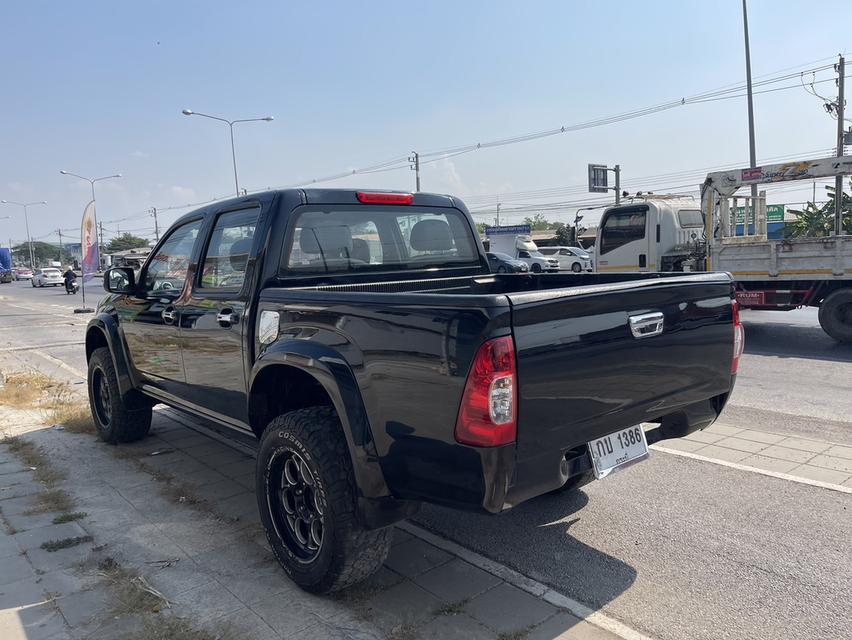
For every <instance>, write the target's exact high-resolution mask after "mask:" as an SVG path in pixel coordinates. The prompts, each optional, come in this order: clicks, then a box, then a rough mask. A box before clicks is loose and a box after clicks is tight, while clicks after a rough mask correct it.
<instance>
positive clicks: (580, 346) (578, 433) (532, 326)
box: [508, 273, 733, 473]
mask: <svg viewBox="0 0 852 640" xmlns="http://www.w3.org/2000/svg"><path fill="white" fill-rule="evenodd" d="M732 292H733V289H732V281H731V278H730V276H728V274H725V273H708V274H695V275H685V276H682V277H667V278H659V279H650V280H642V281H627V282H619V283H613V284H606V285H592V286H581V287H573V288H570V289H554V290H550V291H540V292H530V293H515V294H508V298H509V300H510V302H511V305H512V326H513V332H514V339H515V348H516V351H517V356H518V365H517V366H518V382H519V386H520V389H519V406H518V449H517V462H518V467H517V471H518V473H523V471H524V468H525V467H528V465H530V464H535V459H536V458H538V457H541V456H548V455H550V456H552V455H553V453H554V452H558V451H567V450H569V449H571V448H574V447H577V446H579V445H582V444H583V443H586V442H588V441H590V440H592V439H594V438H597V437H600V436H602V435H606V434H608V433H611V432H613V431H616V430H617V429H621V428H624V427H627V426H630V425H633V424H637V423H639V422H644V421H652V420H654V419H657V418H660V417H661V416H664V415H666V414H669V413H673V412H675V411H677V410H679V409H682V408H683V407H685V406H687V405H690V404H694V403H698V402H702V401H706V400H708V399H710V398H713V397H715V396H719V395H722V394H725V393H727V392H728V391H729V390H730V388H731V360H732V353H733V351H732V349H733V347H732V345H733V318H732V311H731V297H732ZM653 313H661V314H662V315H663V329H662V332H661V333H660V334H659V335H653V336H648V337H641V338H637V337H634V335H633V332H632V331H631V327H630V317H631V316H634V317H635V316H641V315H644V314H653ZM524 463H527V464H524ZM528 468H529V467H528Z"/></svg>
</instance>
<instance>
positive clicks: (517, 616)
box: [465, 583, 558, 633]
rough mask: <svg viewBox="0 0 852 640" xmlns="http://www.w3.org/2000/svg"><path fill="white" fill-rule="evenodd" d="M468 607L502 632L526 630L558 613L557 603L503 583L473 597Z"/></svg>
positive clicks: (476, 617)
mask: <svg viewBox="0 0 852 640" xmlns="http://www.w3.org/2000/svg"><path fill="white" fill-rule="evenodd" d="M465 611H466V612H467V613H468V614H469V615H470V616H472V617H473V618H475V619H476V620H478V621H479V622H481V623H482V624H484V625H485V626H487V627H490V628H491V629H493V630H494V631H497V632H498V633H512V632H516V631H522V630H524V629H527V628H528V627H531V626H533V625H537V624H540V623H542V622H544V621H545V620H547V619H548V618H549V617H550V616H552V615H553V614H555V613H556V612H557V611H558V610H557V609H556V607H554V606H552V605H550V604H548V603H546V602H544V601H543V600H540V599H539V598H536V597H535V596H532V595H530V594H529V593H527V592H526V591H521V590H520V589H518V588H517V587H513V586H512V585H509V584H506V583H503V584H501V585H499V586H496V587H494V588H493V589H491V590H490V591H486V592H485V593H483V594H482V595H479V596H477V597H476V598H474V599H473V600H471V601H470V602H469V603H468V604H467V605H466V606H465Z"/></svg>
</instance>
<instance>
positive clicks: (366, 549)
mask: <svg viewBox="0 0 852 640" xmlns="http://www.w3.org/2000/svg"><path fill="white" fill-rule="evenodd" d="M256 495H257V504H258V509H259V510H260V519H261V522H262V523H263V528H264V530H265V531H266V538H267V540H269V544H270V546H271V547H272V551H273V553H274V554H275V557H276V558H277V560H278V562H279V563H280V564H281V566H282V567H283V568H284V570H285V571H286V572H287V574H288V575H289V576H290V578H291V579H292V580H293V581H294V582H295V583H296V584H298V585H299V586H300V587H301V588H302V589H305V590H306V591H310V592H312V593H328V592H331V591H338V590H340V589H343V588H344V587H347V586H350V585H352V584H355V583H356V582H359V581H361V580H363V579H364V578H367V577H368V576H370V575H371V574H372V573H374V572H375V571H377V570H378V569H379V567H381V566H382V563H383V562H384V561H385V559H386V558H387V554H388V551H389V550H390V543H391V532H392V529H391V528H389V527H386V528H383V529H375V530H366V529H364V528H363V527H362V526H361V525H360V524H359V523H358V518H357V513H356V486H355V475H354V473H353V470H352V461H351V459H350V457H349V449H348V447H347V445H346V440H345V438H344V435H343V428H342V427H341V424H340V420H339V419H338V417H337V414H336V413H335V411H334V409H332V408H331V407H310V408H307V409H299V410H297V411H292V412H290V413H286V414H284V415H281V416H278V417H277V418H275V419H274V420H273V421H272V422H270V423H269V426H268V427H267V428H266V431H264V433H263V436H262V438H261V440H260V448H259V450H258V455H257V472H256Z"/></svg>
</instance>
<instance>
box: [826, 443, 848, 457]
mask: <svg viewBox="0 0 852 640" xmlns="http://www.w3.org/2000/svg"><path fill="white" fill-rule="evenodd" d="M825 455H827V456H834V457H836V458H845V459H846V460H852V447H843V446H840V445H834V446H833V447H831V448H830V449H828V450H827V451H825Z"/></svg>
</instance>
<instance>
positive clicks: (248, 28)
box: [0, 0, 852, 246]
mask: <svg viewBox="0 0 852 640" xmlns="http://www.w3.org/2000/svg"><path fill="white" fill-rule="evenodd" d="M842 15H846V16H848V0H838V1H833V0H824V1H823V2H820V3H819V4H818V5H813V4H807V3H791V2H777V1H775V2H771V1H769V0H750V2H749V22H750V31H751V52H752V69H753V73H754V76H755V80H759V79H760V78H762V77H765V78H770V79H771V78H773V77H777V76H778V75H783V74H782V73H778V72H779V71H780V70H784V69H789V68H792V72H795V73H798V72H799V71H801V70H803V69H811V68H815V67H820V66H825V65H830V64H832V62H834V61H835V59H836V58H833V56H836V55H837V54H838V53H839V52H847V51H852V32H850V30H849V28H848V26H849V25H848V20H845V19H838V16H842ZM0 21H2V24H4V25H5V29H4V36H3V38H2V41H0V55H2V59H3V60H4V61H5V64H4V74H3V80H2V88H0V105H2V106H0V110H2V114H3V117H2V118H0V149H2V153H0V198H2V199H6V200H11V201H19V202H28V201H40V200H46V201H47V202H48V204H47V205H46V206H41V207H34V208H31V209H30V216H29V218H30V220H29V222H30V232H31V235H32V236H33V238H39V239H45V240H55V239H56V237H57V234H56V230H57V229H67V230H68V233H71V234H72V235H75V234H78V231H77V230H78V229H79V222H80V218H81V216H82V212H83V209H84V207H85V205H86V203H87V202H88V200H89V199H90V186H89V183H87V182H84V181H81V180H78V179H75V178H72V177H69V176H64V175H60V173H59V171H60V169H65V170H67V171H71V172H74V173H78V174H81V175H84V176H87V177H100V176H106V175H111V174H114V173H121V174H122V177H121V178H119V179H112V180H105V181H102V182H99V183H98V184H97V210H98V217H99V219H100V220H101V221H103V223H104V227H105V230H106V233H105V239H109V238H110V237H113V236H114V235H116V234H117V233H120V232H122V231H132V232H133V233H136V234H137V235H143V236H146V237H153V234H154V221H153V218H152V217H151V216H150V215H149V214H147V213H146V212H147V211H148V209H149V208H151V207H157V208H158V209H159V210H160V214H159V222H160V225H161V231H162V230H163V228H165V227H166V226H168V225H169V224H170V223H171V222H172V221H174V220H175V219H176V218H177V217H178V216H179V215H180V214H182V213H184V212H186V211H188V210H189V209H187V208H180V209H178V208H171V207H180V206H183V205H187V204H190V203H197V202H202V201H206V200H209V199H211V198H216V197H224V196H227V195H228V194H229V193H233V190H234V183H233V168H232V164H231V154H230V142H229V133H228V127H227V125H225V124H224V123H221V122H216V121H213V120H208V119H205V118H201V117H198V116H189V117H187V116H185V115H182V114H181V110H182V109H184V108H190V109H193V110H195V111H197V112H203V113H208V114H211V115H217V116H222V117H225V118H230V119H237V118H256V117H263V116H267V115H272V116H274V118H275V120H274V121H272V122H249V123H241V124H238V125H236V127H235V137H236V154H237V164H238V172H239V177H240V186H241V187H242V188H246V189H248V190H249V191H254V190H262V189H266V188H270V187H271V188H275V187H280V186H287V185H293V184H300V183H307V182H310V181H311V180H312V179H315V178H319V177H323V176H328V175H330V174H336V173H340V172H346V171H351V170H353V169H358V168H362V167H367V166H370V165H374V164H376V163H380V162H383V161H386V160H389V159H393V158H401V157H406V156H408V155H409V154H410V153H411V152H412V151H415V150H416V151H420V152H427V151H432V150H441V149H446V148H451V147H456V146H461V145H467V144H475V143H478V142H486V141H489V140H495V139H502V138H507V137H512V136H516V135H521V134H527V133H531V132H537V131H542V130H548V129H553V128H559V127H561V126H566V125H572V124H575V123H582V122H588V121H590V120H595V119H597V118H601V117H606V116H610V115H614V114H620V113H624V112H628V111H632V110H635V109H640V108H643V107H647V106H650V105H657V104H661V103H664V102H667V101H670V100H679V99H680V98H681V97H684V96H692V95H695V94H698V93H702V92H705V91H708V90H711V89H716V88H719V87H722V86H730V85H737V84H741V83H743V82H744V80H745V67H744V54H743V41H742V13H741V3H740V2H739V0H720V1H719V2H710V3H708V2H698V1H695V0H671V1H670V0H649V1H648V2H641V3H640V2H632V1H626V0H625V1H622V0H613V1H612V2H609V3H589V2H569V1H567V0H563V1H540V2H539V1H536V0H527V1H525V2H503V1H499V0H492V1H489V2H485V1H482V2H479V1H472V0H471V1H469V2H459V1H458V0H455V1H454V2H445V1H443V0H434V1H430V2H419V3H413V2H398V1H396V2H384V1H371V2H321V1H319V0H318V1H316V2H311V3H307V2H300V3H297V2H292V1H287V2H253V1H244V2H240V3H233V2H228V3H225V2H218V1H215V0H208V1H206V2H203V3H202V2H192V1H187V2H179V3H178V2H158V1H149V2H144V3H143V2H136V3H127V2H100V1H88V2H77V3H70V2H66V3H58V2H39V1H16V0H7V1H6V2H3V3H2V5H0ZM847 69H852V62H850V64H849V66H848V67H847ZM783 73H790V71H786V72H783ZM849 73H852V71H850V72H849ZM766 74H769V75H768V76H767V75H766ZM833 74H834V72H833V70H832V69H830V68H829V69H826V70H822V71H819V72H817V74H816V76H815V78H816V79H817V80H830V79H831V78H832V77H833ZM805 79H806V80H808V81H809V80H810V79H811V74H810V73H808V74H806V75H805ZM798 84H799V78H798V77H795V78H793V79H792V80H788V81H783V82H777V83H774V84H771V85H767V86H766V87H765V88H777V87H784V86H793V88H792V89H789V90H783V91H773V92H769V93H765V94H758V95H756V96H755V120H756V127H755V128H756V140H757V157H758V160H761V159H767V158H780V157H782V156H783V157H792V156H796V157H800V156H801V155H802V154H804V157H815V156H816V155H833V154H832V153H831V152H830V151H829V150H830V149H831V148H832V147H833V146H834V141H835V129H836V122H835V121H834V120H832V119H831V118H830V117H829V116H828V115H826V113H825V111H824V109H823V107H822V101H821V100H820V99H818V98H817V97H815V96H813V95H810V94H809V93H808V92H806V91H805V89H804V88H802V87H801V86H795V85H798ZM814 88H815V89H816V90H817V91H818V92H819V93H821V94H822V95H824V96H829V97H833V96H834V95H836V88H835V86H834V83H833V82H822V83H819V84H816V85H814ZM747 132H748V129H747V116H746V100H745V98H744V97H736V98H732V99H725V100H718V101H712V102H703V103H698V104H685V105H683V106H678V107H676V108H673V109H670V110H667V111H664V112H661V113H656V114H651V115H647V116H644V117H641V118H635V119H630V120H626V121H623V122H618V123H615V124H610V125H607V126H601V127H596V128H590V129H585V130H581V131H576V132H568V133H562V134H559V135H555V136H552V137H548V138H544V139H539V140H533V141H529V142H524V143H520V144H513V145H508V146H503V147H499V148H492V149H480V150H477V151H473V152H470V153H466V154H462V155H456V156H452V157H442V156H440V155H438V156H431V157H430V158H431V160H432V161H431V162H429V163H425V164H424V165H423V167H422V189H423V190H424V191H436V192H442V193H451V194H454V195H458V196H461V197H462V199H463V200H465V201H467V202H468V203H469V206H470V207H471V209H472V210H473V211H475V212H476V214H477V215H476V217H477V220H479V221H489V222H490V221H493V217H494V209H495V205H496V203H497V201H498V196H499V198H500V201H501V208H502V220H503V221H506V222H514V221H519V220H520V219H521V218H523V217H524V216H526V215H531V213H533V212H534V209H535V208H536V207H539V206H542V205H547V203H550V202H559V203H566V204H558V205H555V206H553V207H551V208H548V209H545V213H546V215H547V217H548V218H550V219H555V220H568V219H570V218H572V217H573V214H574V211H575V210H576V208H577V207H578V206H581V205H582V204H583V203H584V202H586V201H588V202H602V201H604V199H605V198H606V196H603V197H602V196H595V195H594V194H588V193H586V190H585V188H584V187H583V185H584V184H585V182H586V171H587V168H586V167H587V163H590V162H594V163H601V164H608V165H610V166H612V165H614V164H616V163H618V164H619V165H620V166H621V169H622V183H623V186H624V188H626V189H628V190H630V191H637V190H647V189H649V188H651V187H653V188H654V190H655V191H661V190H665V189H664V187H677V188H678V189H675V190H678V191H688V190H690V189H694V188H695V185H697V184H698V183H699V182H701V176H702V175H703V173H706V169H707V168H709V167H718V166H721V165H733V164H736V165H742V166H746V165H747V162H748V134H747ZM676 172H684V173H683V174H680V175H679V176H668V177H666V178H659V179H656V181H654V180H652V179H648V178H647V177H649V176H658V175H661V174H673V173H676ZM690 172H691V173H690ZM320 184H321V186H329V187H344V188H352V187H367V188H388V189H404V190H412V189H414V173H413V172H412V171H410V170H409V169H408V168H407V167H403V168H401V169H397V170H392V171H387V172H382V173H372V174H362V175H357V174H356V175H354V176H350V177H346V178H344V179H341V180H336V181H332V182H323V183H320ZM538 190H550V191H547V192H545V195H544V196H543V195H542V194H529V193H526V192H529V191H538ZM821 193H822V189H821V188H820V189H819V190H818V192H817V196H818V199H819V198H821V197H822V196H821ZM547 194H549V195H547ZM810 194H811V187H810V186H809V185H807V186H804V187H803V188H802V189H799V190H795V191H790V190H789V189H788V190H786V191H779V192H778V193H770V202H772V201H774V202H793V201H801V200H803V199H804V198H807V197H810ZM513 209H518V211H516V212H513V211H512V210H513ZM6 215H9V216H12V217H11V218H10V219H0V245H2V246H5V245H6V244H7V243H8V240H9V238H11V239H13V241H14V242H19V241H21V240H23V239H25V237H26V232H25V230H24V221H23V216H22V215H21V211H20V210H19V209H18V208H17V207H13V206H7V205H4V206H2V207H0V218H2V217H4V216H6ZM594 216H595V213H594V212H592V213H590V214H589V221H592V219H593V218H594ZM64 233H65V232H64Z"/></svg>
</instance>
